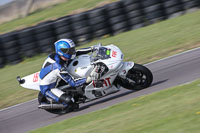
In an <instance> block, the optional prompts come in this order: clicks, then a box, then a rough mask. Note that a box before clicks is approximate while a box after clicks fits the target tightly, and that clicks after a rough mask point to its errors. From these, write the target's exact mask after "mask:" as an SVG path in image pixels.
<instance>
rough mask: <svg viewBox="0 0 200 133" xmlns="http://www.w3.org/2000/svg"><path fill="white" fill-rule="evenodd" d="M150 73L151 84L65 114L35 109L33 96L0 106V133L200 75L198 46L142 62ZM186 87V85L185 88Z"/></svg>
mask: <svg viewBox="0 0 200 133" xmlns="http://www.w3.org/2000/svg"><path fill="white" fill-rule="evenodd" d="M146 66H147V67H148V68H149V69H150V70H151V71H152V72H153V75H154V81H153V84H152V86H151V87H149V88H147V89H144V90H141V91H137V92H135V91H129V90H126V89H122V90H121V91H119V92H117V93H115V94H112V95H109V96H107V97H104V98H101V99H98V100H96V101H92V102H89V103H85V104H82V105H81V106H80V107H81V108H80V110H79V111H77V112H72V113H68V114H65V115H55V114H50V113H48V112H46V111H44V110H42V109H38V108H37V106H38V102H37V100H32V101H29V102H26V103H23V104H20V105H17V106H14V107H11V108H7V109H4V110H0V133H24V132H28V131H30V130H34V129H37V128H40V127H43V126H47V125H49V124H52V123H55V122H58V121H61V120H65V119H68V118H71V117H74V116H78V115H82V114H86V113H88V112H93V111H96V110H99V109H102V108H106V107H108V106H111V105H113V104H117V103H120V102H123V101H126V100H128V99H132V98H135V97H138V96H142V95H146V94H149V93H153V92H156V91H160V90H162V89H165V88H169V87H172V86H176V85H179V84H183V83H187V82H191V81H193V80H195V79H198V78H200V48H197V49H194V50H191V51H187V52H184V53H181V54H178V55H175V56H173V57H169V58H165V59H163V60H159V61H156V62H152V63H150V64H147V65H146ZM188 89H189V88H188Z"/></svg>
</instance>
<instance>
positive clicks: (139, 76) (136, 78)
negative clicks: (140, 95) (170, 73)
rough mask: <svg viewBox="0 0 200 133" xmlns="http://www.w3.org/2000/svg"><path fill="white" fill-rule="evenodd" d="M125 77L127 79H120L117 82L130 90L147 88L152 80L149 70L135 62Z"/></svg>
mask: <svg viewBox="0 0 200 133" xmlns="http://www.w3.org/2000/svg"><path fill="white" fill-rule="evenodd" d="M126 78H127V79H121V81H120V82H119V84H120V85H121V86H122V87H124V88H126V89H130V90H141V89H144V88H147V87H149V86H150V85H151V83H152V81H153V75H152V73H151V71H150V70H149V69H148V68H147V67H145V66H143V65H140V64H135V65H134V67H133V68H132V69H130V70H129V71H128V74H127V75H126Z"/></svg>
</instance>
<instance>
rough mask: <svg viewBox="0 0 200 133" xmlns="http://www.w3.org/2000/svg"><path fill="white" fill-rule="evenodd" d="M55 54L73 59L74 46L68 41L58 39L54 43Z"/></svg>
mask: <svg viewBox="0 0 200 133" xmlns="http://www.w3.org/2000/svg"><path fill="white" fill-rule="evenodd" d="M55 49H56V53H57V54H58V55H60V56H64V57H65V58H67V59H74V58H75V56H76V51H75V44H74V42H73V41H72V40H70V39H60V40H58V41H57V42H55Z"/></svg>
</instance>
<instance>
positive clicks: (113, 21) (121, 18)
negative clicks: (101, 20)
mask: <svg viewBox="0 0 200 133" xmlns="http://www.w3.org/2000/svg"><path fill="white" fill-rule="evenodd" d="M125 20H126V17H125V15H119V16H116V17H112V18H110V19H109V21H110V24H111V25H113V24H116V23H120V22H123V21H125Z"/></svg>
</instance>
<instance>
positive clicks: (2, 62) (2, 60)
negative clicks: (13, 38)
mask: <svg viewBox="0 0 200 133" xmlns="http://www.w3.org/2000/svg"><path fill="white" fill-rule="evenodd" d="M0 44H1V45H0V68H2V67H4V65H5V56H4V50H3V47H2V43H1V40H0Z"/></svg>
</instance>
